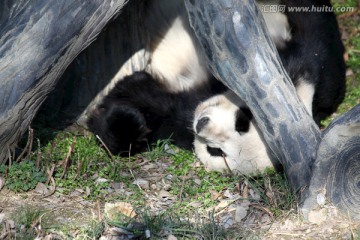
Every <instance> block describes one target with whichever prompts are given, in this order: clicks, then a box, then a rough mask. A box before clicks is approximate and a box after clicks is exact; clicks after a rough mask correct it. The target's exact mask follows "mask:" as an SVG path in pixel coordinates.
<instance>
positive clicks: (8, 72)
mask: <svg viewBox="0 0 360 240" xmlns="http://www.w3.org/2000/svg"><path fill="white" fill-rule="evenodd" d="M124 2H125V0H88V1H81V0H63V1H55V0H17V1H16V0H10V1H5V3H4V5H3V6H4V8H2V9H1V10H0V21H1V22H0V57H1V58H0V146H1V148H0V164H1V163H3V162H4V161H6V160H7V159H8V157H11V156H12V155H13V150H14V146H15V145H16V143H17V142H18V140H19V138H20V137H21V135H22V134H23V133H24V132H25V131H26V130H27V127H28V126H29V124H30V122H31V120H32V118H33V116H34V114H35V113H36V112H37V110H38V108H39V107H40V105H41V104H42V102H43V101H44V100H45V98H46V96H47V95H48V94H49V93H50V92H51V91H52V90H53V89H54V86H55V84H56V82H57V79H59V77H60V76H61V75H62V73H63V72H64V70H65V69H66V67H67V66H68V65H69V64H70V63H71V62H72V60H73V59H74V58H75V57H76V56H77V55H78V54H79V53H80V52H81V51H82V50H83V49H85V48H86V47H87V46H88V45H89V44H90V43H91V42H92V41H93V40H94V39H95V37H96V36H97V35H98V34H99V33H100V32H101V31H102V29H103V28H104V26H105V25H106V24H107V23H108V22H109V21H110V20H111V19H112V18H113V17H114V15H115V14H117V13H118V12H119V10H120V9H121V7H122V6H123V4H124Z"/></svg>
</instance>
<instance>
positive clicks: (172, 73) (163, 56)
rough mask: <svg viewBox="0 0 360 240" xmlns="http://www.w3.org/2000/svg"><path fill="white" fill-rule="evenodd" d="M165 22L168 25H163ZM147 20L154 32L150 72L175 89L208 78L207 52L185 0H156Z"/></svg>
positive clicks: (181, 89) (201, 82) (184, 87)
mask: <svg viewBox="0 0 360 240" xmlns="http://www.w3.org/2000/svg"><path fill="white" fill-rule="evenodd" d="M161 22H162V23H161ZM164 22H166V23H167V25H166V26H165V27H161V24H164ZM147 23H148V25H149V27H150V28H151V31H153V32H152V34H153V35H154V36H155V38H154V39H153V40H152V41H151V42H152V44H151V46H150V47H151V52H152V53H151V59H150V64H149V65H148V67H147V71H148V72H149V73H151V74H152V75H154V76H156V77H158V78H159V79H160V80H161V81H163V83H164V84H165V85H166V86H167V87H168V89H169V90H170V91H172V92H178V91H183V90H188V89H191V88H194V87H196V86H199V85H201V84H203V83H204V82H206V81H207V79H208V70H207V67H206V63H205V59H204V54H203V52H202V48H201V47H200V45H199V43H198V41H197V39H196V37H195V34H194V32H193V30H192V29H191V27H190V24H189V21H188V16H187V13H186V10H185V6H184V3H183V2H182V1H169V0H156V7H154V8H153V9H151V10H150V11H149V16H148V19H147Z"/></svg>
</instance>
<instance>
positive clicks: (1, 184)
mask: <svg viewBox="0 0 360 240" xmlns="http://www.w3.org/2000/svg"><path fill="white" fill-rule="evenodd" d="M4 185H5V178H3V177H0V190H1V189H2V188H3V187H4Z"/></svg>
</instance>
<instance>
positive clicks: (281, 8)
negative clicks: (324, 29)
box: [261, 4, 355, 13]
mask: <svg viewBox="0 0 360 240" xmlns="http://www.w3.org/2000/svg"><path fill="white" fill-rule="evenodd" d="M285 10H287V11H288V12H319V13H320V12H353V11H355V8H354V7H335V8H334V7H330V6H326V5H323V6H314V5H312V6H311V7H310V6H308V7H286V5H277V4H268V5H261V11H262V12H263V13H279V12H280V13H285Z"/></svg>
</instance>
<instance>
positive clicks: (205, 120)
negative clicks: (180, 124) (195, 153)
mask: <svg viewBox="0 0 360 240" xmlns="http://www.w3.org/2000/svg"><path fill="white" fill-rule="evenodd" d="M209 121H210V118H208V117H202V118H200V119H199V120H198V122H197V123H196V132H197V133H199V132H200V131H201V130H202V129H203V128H204V127H205V126H206V124H207V123H208V122H209Z"/></svg>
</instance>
